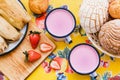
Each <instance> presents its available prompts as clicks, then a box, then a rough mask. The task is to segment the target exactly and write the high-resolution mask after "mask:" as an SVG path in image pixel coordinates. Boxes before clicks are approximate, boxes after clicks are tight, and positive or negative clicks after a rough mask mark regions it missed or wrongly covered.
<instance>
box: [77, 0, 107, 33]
mask: <svg viewBox="0 0 120 80" xmlns="http://www.w3.org/2000/svg"><path fill="white" fill-rule="evenodd" d="M108 6H109V1H108V0H83V3H82V4H81V7H80V10H79V16H80V24H81V26H82V28H83V29H84V30H85V32H87V33H96V32H97V31H99V30H100V27H101V26H102V25H103V24H104V23H105V22H106V21H107V20H108Z"/></svg>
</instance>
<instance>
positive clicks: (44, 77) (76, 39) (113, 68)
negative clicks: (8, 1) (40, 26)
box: [21, 0, 120, 80]
mask: <svg viewBox="0 0 120 80" xmlns="http://www.w3.org/2000/svg"><path fill="white" fill-rule="evenodd" d="M21 1H22V3H23V4H24V6H25V7H26V8H27V10H28V12H29V13H30V14H31V15H32V12H31V11H30V9H29V6H28V0H21ZM81 2H82V0H49V5H51V6H52V7H53V8H57V7H61V6H63V5H66V6H67V7H68V8H69V10H70V11H71V12H72V13H73V14H74V15H75V17H76V21H77V25H78V24H80V21H79V16H78V12H79V7H80V4H81ZM32 18H33V19H35V18H34V17H32ZM81 33H82V34H80V33H79V32H78V31H77V32H74V33H73V34H72V35H71V37H72V40H73V43H71V44H66V43H64V42H56V41H54V40H53V39H52V38H51V37H50V36H49V34H47V36H48V37H49V38H51V39H52V40H53V41H54V42H55V44H56V46H57V48H56V50H55V51H54V52H53V53H54V54H55V56H59V55H58V52H59V51H60V50H61V51H63V50H64V49H65V48H66V47H68V48H69V49H71V48H72V47H74V46H75V45H76V44H78V43H90V42H89V40H88V38H87V37H86V35H85V33H84V31H82V32H81ZM90 44H91V43H90ZM100 55H101V63H102V64H101V65H100V67H99V68H98V69H97V73H98V78H97V79H98V80H108V77H113V76H116V75H119V73H120V67H119V66H120V59H116V58H111V57H110V56H107V55H104V54H103V53H101V52H100ZM49 61H50V58H48V59H46V60H45V62H44V63H49ZM42 65H44V64H42ZM42 65H40V66H39V67H38V68H37V69H36V70H35V71H34V72H33V73H32V74H31V75H30V76H29V77H28V78H27V80H90V77H89V75H84V76H83V75H79V74H77V73H75V72H69V71H68V72H66V70H65V68H66V66H67V65H68V62H67V60H65V61H63V63H62V65H60V66H61V67H62V68H61V70H59V71H56V70H53V69H51V71H50V70H48V71H50V72H49V73H47V72H46V70H47V69H46V67H43V66H42ZM59 73H61V74H62V76H63V78H61V79H60V74H59ZM58 74H59V75H58ZM114 80H120V78H119V79H114Z"/></svg>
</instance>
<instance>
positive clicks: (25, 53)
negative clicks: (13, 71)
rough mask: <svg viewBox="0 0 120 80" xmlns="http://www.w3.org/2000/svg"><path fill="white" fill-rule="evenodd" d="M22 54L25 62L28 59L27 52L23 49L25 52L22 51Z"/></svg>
mask: <svg viewBox="0 0 120 80" xmlns="http://www.w3.org/2000/svg"><path fill="white" fill-rule="evenodd" d="M23 54H24V55H25V62H27V61H28V52H27V51H25V52H23Z"/></svg>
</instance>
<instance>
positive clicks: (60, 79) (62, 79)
mask: <svg viewBox="0 0 120 80" xmlns="http://www.w3.org/2000/svg"><path fill="white" fill-rule="evenodd" d="M57 80H66V76H65V75H64V73H58V74H57Z"/></svg>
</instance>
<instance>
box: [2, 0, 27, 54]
mask: <svg viewBox="0 0 120 80" xmlns="http://www.w3.org/2000/svg"><path fill="white" fill-rule="evenodd" d="M18 1H19V0H18ZM19 3H20V4H21V5H22V6H23V4H22V3H21V2H20V1H19ZM23 8H24V9H25V7H24V6H23ZM27 30H28V24H26V25H25V26H24V28H23V29H22V30H21V31H20V33H21V34H22V35H21V37H20V39H19V40H18V41H15V42H12V43H9V44H8V47H7V49H5V51H4V52H2V53H0V56H1V55H4V54H7V53H10V52H11V51H13V50H14V49H15V48H17V47H18V46H19V44H20V43H21V42H22V41H23V39H24V38H25V36H26V33H27Z"/></svg>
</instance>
